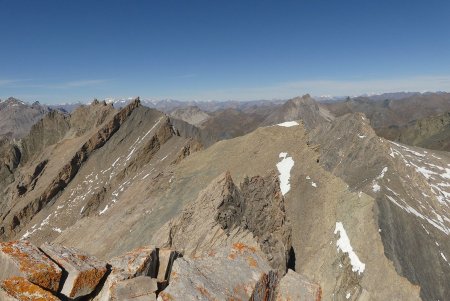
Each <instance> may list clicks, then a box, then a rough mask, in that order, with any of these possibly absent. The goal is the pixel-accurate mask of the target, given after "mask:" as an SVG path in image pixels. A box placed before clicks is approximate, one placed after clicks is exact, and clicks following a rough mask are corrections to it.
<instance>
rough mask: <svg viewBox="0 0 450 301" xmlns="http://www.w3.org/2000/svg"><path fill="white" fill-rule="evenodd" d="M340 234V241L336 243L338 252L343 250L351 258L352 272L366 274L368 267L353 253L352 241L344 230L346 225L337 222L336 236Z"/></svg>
mask: <svg viewBox="0 0 450 301" xmlns="http://www.w3.org/2000/svg"><path fill="white" fill-rule="evenodd" d="M338 232H339V239H338V240H337V242H336V246H337V250H338V251H339V250H341V251H342V252H344V253H347V254H348V257H349V258H350V264H351V265H352V271H353V272H358V274H361V273H363V272H364V270H365V268H366V265H365V264H364V263H362V262H361V260H359V258H358V255H356V253H355V252H354V251H353V248H352V245H351V244H350V239H349V238H348V236H347V232H346V231H345V229H344V225H343V224H342V223H341V222H336V229H335V230H334V234H337V233H338Z"/></svg>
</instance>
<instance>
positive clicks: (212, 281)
mask: <svg viewBox="0 0 450 301" xmlns="http://www.w3.org/2000/svg"><path fill="white" fill-rule="evenodd" d="M277 284H278V275H277V272H276V271H274V270H272V269H271V268H270V266H269V265H268V263H267V261H265V260H264V256H263V255H262V254H258V252H257V250H256V249H254V248H252V247H248V246H246V245H244V244H241V243H235V244H234V245H233V246H232V247H231V248H219V249H217V250H210V252H208V253H207V254H204V255H202V256H198V257H191V258H185V257H183V258H179V259H177V260H176V261H175V263H174V266H173V268H172V272H171V277H170V284H169V286H168V287H167V288H166V289H165V290H164V291H162V292H161V293H160V294H159V297H158V301H169V300H173V301H176V300H180V301H181V300H183V301H189V300H192V301H194V300H200V301H202V300H204V301H208V300H254V301H264V300H275V295H276V287H277Z"/></svg>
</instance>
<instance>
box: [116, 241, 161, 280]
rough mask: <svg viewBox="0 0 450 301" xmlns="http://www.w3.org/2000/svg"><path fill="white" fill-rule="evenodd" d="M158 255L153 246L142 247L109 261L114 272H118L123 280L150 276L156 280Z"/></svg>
mask: <svg viewBox="0 0 450 301" xmlns="http://www.w3.org/2000/svg"><path fill="white" fill-rule="evenodd" d="M157 262H158V254H157V249H156V248H155V247H153V246H144V247H140V248H137V249H135V250H133V251H130V252H127V253H125V254H123V255H120V256H117V257H114V258H112V259H111V260H109V262H108V263H109V264H110V265H111V268H112V270H113V273H114V272H118V271H120V272H121V273H122V274H123V275H124V276H125V278H124V279H128V278H132V277H137V276H141V275H144V276H151V277H153V278H156V275H157V266H158V264H157Z"/></svg>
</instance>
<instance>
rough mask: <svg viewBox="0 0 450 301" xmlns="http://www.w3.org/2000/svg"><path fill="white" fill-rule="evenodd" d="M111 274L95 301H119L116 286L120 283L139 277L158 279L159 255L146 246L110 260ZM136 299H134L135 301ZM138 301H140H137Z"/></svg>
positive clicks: (153, 249)
mask: <svg viewBox="0 0 450 301" xmlns="http://www.w3.org/2000/svg"><path fill="white" fill-rule="evenodd" d="M108 263H109V264H110V265H111V273H110V274H109V275H108V278H107V279H106V281H105V284H104V285H103V287H102V289H101V291H100V293H99V294H98V295H97V296H96V297H95V298H94V300H95V301H109V300H117V299H114V298H116V285H117V283H118V282H120V281H123V280H127V279H131V278H134V277H139V276H150V277H153V278H156V275H157V272H158V270H157V269H158V253H157V249H156V248H155V247H153V246H145V247H141V248H138V249H135V250H133V251H130V252H128V253H125V254H124V255H121V256H117V257H114V258H112V259H111V260H109V262H108ZM134 300H135V299H133V301H134ZM136 301H138V300H137V299H136Z"/></svg>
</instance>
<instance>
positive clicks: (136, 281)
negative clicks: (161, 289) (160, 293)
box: [111, 276, 158, 301]
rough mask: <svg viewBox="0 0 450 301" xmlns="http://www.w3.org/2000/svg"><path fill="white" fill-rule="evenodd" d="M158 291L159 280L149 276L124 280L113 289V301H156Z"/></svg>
mask: <svg viewBox="0 0 450 301" xmlns="http://www.w3.org/2000/svg"><path fill="white" fill-rule="evenodd" d="M157 290H158V283H157V280H156V279H154V278H151V277H148V276H139V277H136V278H131V279H126V280H122V281H119V282H117V283H116V285H115V286H114V288H113V294H112V295H113V296H114V297H113V298H112V299H111V300H120V301H125V300H130V301H131V300H132V301H138V300H142V301H144V300H146V301H152V300H154V301H156V293H155V292H156V291H157Z"/></svg>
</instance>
